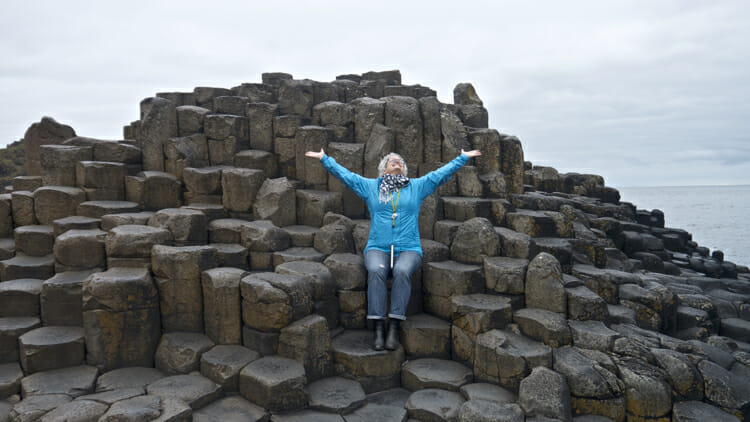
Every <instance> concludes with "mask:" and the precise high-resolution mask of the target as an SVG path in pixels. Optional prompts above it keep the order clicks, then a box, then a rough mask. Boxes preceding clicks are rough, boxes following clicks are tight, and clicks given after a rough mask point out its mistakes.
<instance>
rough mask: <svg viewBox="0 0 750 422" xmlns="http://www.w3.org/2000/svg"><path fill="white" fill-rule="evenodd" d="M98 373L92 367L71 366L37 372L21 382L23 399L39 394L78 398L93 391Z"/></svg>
mask: <svg viewBox="0 0 750 422" xmlns="http://www.w3.org/2000/svg"><path fill="white" fill-rule="evenodd" d="M97 373H98V371H97V369H96V368H94V367H93V366H71V367H68V368H62V369H54V370H52V371H44V372H37V373H36V374H33V375H29V376H27V377H26V378H24V379H23V380H21V391H22V393H23V396H24V397H29V396H34V395H39V394H67V395H68V396H71V397H78V396H82V395H84V394H90V393H91V392H93V391H94V383H95V382H96V375H97Z"/></svg>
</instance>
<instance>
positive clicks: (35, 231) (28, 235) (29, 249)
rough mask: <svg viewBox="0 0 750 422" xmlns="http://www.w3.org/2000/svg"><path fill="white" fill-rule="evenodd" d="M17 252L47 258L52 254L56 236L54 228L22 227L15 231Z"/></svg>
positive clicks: (40, 226)
mask: <svg viewBox="0 0 750 422" xmlns="http://www.w3.org/2000/svg"><path fill="white" fill-rule="evenodd" d="M13 239H14V240H15V247H16V251H18V252H20V253H23V254H26V255H29V256H45V255H49V254H51V253H52V246H53V245H54V243H55V234H54V230H53V228H52V226H42V225H33V226H20V227H16V229H15V230H13Z"/></svg>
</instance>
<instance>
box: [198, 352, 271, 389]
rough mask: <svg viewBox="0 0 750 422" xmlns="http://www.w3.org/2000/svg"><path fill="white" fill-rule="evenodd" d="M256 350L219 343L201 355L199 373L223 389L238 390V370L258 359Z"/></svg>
mask: <svg viewBox="0 0 750 422" xmlns="http://www.w3.org/2000/svg"><path fill="white" fill-rule="evenodd" d="M259 357H260V355H259V354H258V352H255V351H253V350H250V349H248V348H247V347H243V346H238V345H234V344H220V345H218V346H214V347H213V348H211V350H209V351H207V352H205V353H203V354H202V355H201V374H203V376H205V377H207V378H209V379H210V380H212V381H213V382H215V383H217V384H219V385H221V388H222V389H223V390H224V391H239V387H240V371H241V370H242V368H244V367H245V366H247V364H248V363H250V362H252V361H254V360H256V359H258V358H259Z"/></svg>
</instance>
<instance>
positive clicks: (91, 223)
mask: <svg viewBox="0 0 750 422" xmlns="http://www.w3.org/2000/svg"><path fill="white" fill-rule="evenodd" d="M101 223H102V220H101V218H91V217H83V216H80V215H71V216H70V217H65V218H60V219H57V220H55V221H53V222H52V230H53V232H54V234H55V237H57V236H60V235H61V234H63V233H65V232H66V231H68V230H94V229H98V228H100V226H101Z"/></svg>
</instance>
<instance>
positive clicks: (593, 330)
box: [568, 320, 620, 352]
mask: <svg viewBox="0 0 750 422" xmlns="http://www.w3.org/2000/svg"><path fill="white" fill-rule="evenodd" d="M568 327H569V328H570V333H571V336H572V338H573V345H575V346H577V347H581V348H584V349H593V350H599V351H601V352H609V351H610V350H612V348H613V347H614V343H615V340H616V339H617V338H619V337H620V335H619V334H618V333H617V332H616V331H613V330H610V329H609V328H607V326H606V325H604V323H603V322H601V321H572V320H570V321H568Z"/></svg>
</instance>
